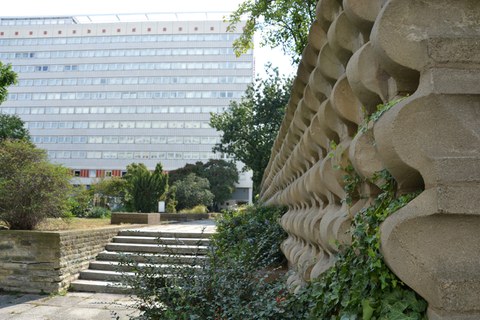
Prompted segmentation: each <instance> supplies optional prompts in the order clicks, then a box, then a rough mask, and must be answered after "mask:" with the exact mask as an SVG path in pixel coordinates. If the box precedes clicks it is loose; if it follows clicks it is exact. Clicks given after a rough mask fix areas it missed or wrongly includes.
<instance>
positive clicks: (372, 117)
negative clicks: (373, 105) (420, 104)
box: [358, 96, 408, 132]
mask: <svg viewBox="0 0 480 320" xmlns="http://www.w3.org/2000/svg"><path fill="white" fill-rule="evenodd" d="M406 98H408V96H405V97H400V98H398V99H394V100H392V101H389V102H387V103H383V104H379V105H378V106H377V111H375V112H374V113H372V114H371V115H368V114H367V110H366V109H365V108H362V110H363V111H364V119H365V120H364V121H363V123H362V124H361V125H360V126H358V132H365V131H367V128H368V123H369V122H370V121H372V122H377V121H378V119H380V117H381V116H382V115H383V114H384V113H385V112H387V111H388V110H390V109H391V108H392V107H393V106H395V105H396V104H397V103H399V102H400V101H402V100H404V99H406Z"/></svg>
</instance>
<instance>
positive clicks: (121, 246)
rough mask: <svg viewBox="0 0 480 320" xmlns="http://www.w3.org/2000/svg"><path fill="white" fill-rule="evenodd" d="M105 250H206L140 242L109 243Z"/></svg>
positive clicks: (205, 249) (166, 251)
mask: <svg viewBox="0 0 480 320" xmlns="http://www.w3.org/2000/svg"><path fill="white" fill-rule="evenodd" d="M105 249H106V250H107V251H116V252H142V253H164V254H185V255H198V254H206V253H207V252H208V247H207V246H190V245H186V246H182V245H168V246H166V245H158V244H140V243H113V242H112V243H109V244H107V246H106V247H105Z"/></svg>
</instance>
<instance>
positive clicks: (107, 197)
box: [92, 177, 127, 209]
mask: <svg viewBox="0 0 480 320" xmlns="http://www.w3.org/2000/svg"><path fill="white" fill-rule="evenodd" d="M126 186H127V181H126V180H125V179H122V178H120V177H110V178H106V179H105V178H104V179H101V180H100V181H98V182H97V183H95V184H94V185H92V191H93V195H94V205H95V206H100V207H104V208H108V209H115V208H116V207H118V206H122V205H124V204H125V193H126Z"/></svg>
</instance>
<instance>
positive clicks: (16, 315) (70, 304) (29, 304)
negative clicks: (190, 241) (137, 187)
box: [0, 220, 215, 320]
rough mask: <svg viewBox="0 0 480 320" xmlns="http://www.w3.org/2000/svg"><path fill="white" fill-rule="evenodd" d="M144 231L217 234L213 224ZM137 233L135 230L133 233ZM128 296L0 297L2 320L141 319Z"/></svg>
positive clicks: (101, 294) (1, 294) (154, 228)
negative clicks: (134, 317) (135, 317)
mask: <svg viewBox="0 0 480 320" xmlns="http://www.w3.org/2000/svg"><path fill="white" fill-rule="evenodd" d="M139 229H141V230H152V231H164V232H172V233H188V232H205V233H213V232H215V222H214V221H213V220H199V221H192V222H182V223H173V224H163V225H154V226H148V227H143V228H139ZM132 230H136V229H132ZM133 304H134V301H133V299H132V298H130V297H129V296H126V295H119V294H105V293H84V292H69V293H67V294H66V295H65V296H60V295H57V296H45V295H36V294H6V293H0V320H108V319H117V320H127V319H130V317H133V316H136V315H138V311H137V310H135V309H134V308H132V305H133Z"/></svg>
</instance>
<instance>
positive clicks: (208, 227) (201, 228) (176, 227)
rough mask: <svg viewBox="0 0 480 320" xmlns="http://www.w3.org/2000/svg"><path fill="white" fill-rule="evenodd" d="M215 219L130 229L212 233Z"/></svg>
mask: <svg viewBox="0 0 480 320" xmlns="http://www.w3.org/2000/svg"><path fill="white" fill-rule="evenodd" d="M215 229H216V226H215V221H214V220H211V219H205V220H196V221H188V222H176V223H170V224H156V225H149V226H147V227H140V228H132V229H128V230H142V231H162V232H168V233H189V232H193V233H197V232H203V233H212V232H215Z"/></svg>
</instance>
